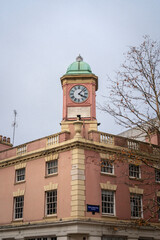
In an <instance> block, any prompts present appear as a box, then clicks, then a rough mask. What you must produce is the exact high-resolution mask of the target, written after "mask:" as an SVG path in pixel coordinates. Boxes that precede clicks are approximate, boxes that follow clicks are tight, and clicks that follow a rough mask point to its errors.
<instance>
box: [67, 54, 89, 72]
mask: <svg viewBox="0 0 160 240" xmlns="http://www.w3.org/2000/svg"><path fill="white" fill-rule="evenodd" d="M72 74H73V75H76V74H92V71H91V68H90V66H89V64H88V63H86V62H83V58H82V57H81V56H80V55H79V56H78V57H77V58H76V62H73V63H72V64H71V65H70V66H69V67H68V68H67V72H66V75H72Z"/></svg>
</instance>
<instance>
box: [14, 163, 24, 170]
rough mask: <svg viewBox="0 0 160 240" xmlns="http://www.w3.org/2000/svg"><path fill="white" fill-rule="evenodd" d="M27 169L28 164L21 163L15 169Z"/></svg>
mask: <svg viewBox="0 0 160 240" xmlns="http://www.w3.org/2000/svg"><path fill="white" fill-rule="evenodd" d="M25 167H26V163H20V164H17V165H15V169H16V170H17V169H21V168H25Z"/></svg>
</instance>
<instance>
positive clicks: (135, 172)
mask: <svg viewBox="0 0 160 240" xmlns="http://www.w3.org/2000/svg"><path fill="white" fill-rule="evenodd" d="M129 176H130V177H135V178H140V167H139V166H137V165H134V164H129Z"/></svg>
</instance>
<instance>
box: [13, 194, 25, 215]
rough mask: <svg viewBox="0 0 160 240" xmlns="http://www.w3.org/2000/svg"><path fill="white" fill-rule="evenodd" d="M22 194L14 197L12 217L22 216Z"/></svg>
mask: <svg viewBox="0 0 160 240" xmlns="http://www.w3.org/2000/svg"><path fill="white" fill-rule="evenodd" d="M23 205H24V196H19V197H15V199H14V218H15V219H18V218H23Z"/></svg>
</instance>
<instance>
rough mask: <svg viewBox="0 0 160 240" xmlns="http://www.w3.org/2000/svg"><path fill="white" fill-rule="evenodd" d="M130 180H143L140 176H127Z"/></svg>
mask: <svg viewBox="0 0 160 240" xmlns="http://www.w3.org/2000/svg"><path fill="white" fill-rule="evenodd" d="M129 179H130V180H136V181H140V182H143V179H142V178H136V177H129Z"/></svg>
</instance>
